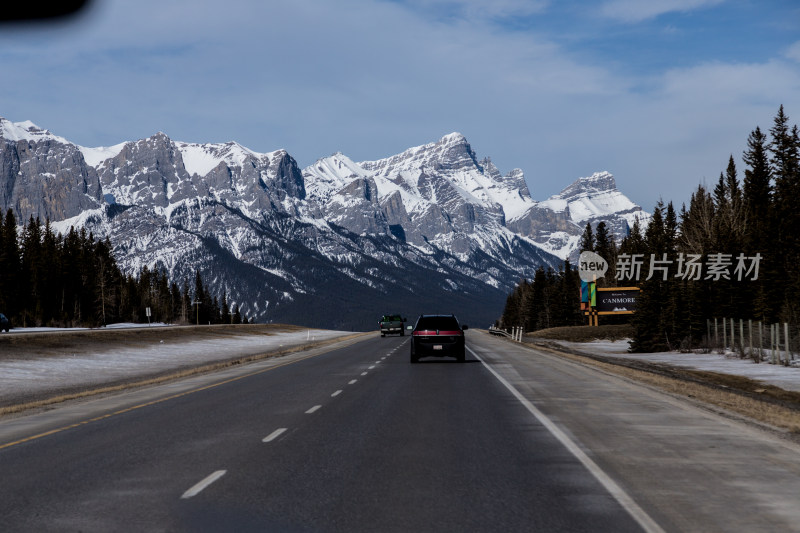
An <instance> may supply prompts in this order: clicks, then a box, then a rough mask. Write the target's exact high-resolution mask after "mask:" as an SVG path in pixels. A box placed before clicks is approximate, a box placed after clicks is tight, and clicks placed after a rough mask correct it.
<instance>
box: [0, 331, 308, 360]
mask: <svg viewBox="0 0 800 533" xmlns="http://www.w3.org/2000/svg"><path fill="white" fill-rule="evenodd" d="M304 329H306V328H301V327H299V326H291V325H285V324H236V325H233V324H218V325H211V326H159V327H152V328H148V327H137V328H126V329H101V328H98V329H90V330H75V331H70V330H58V331H52V332H37V333H20V334H17V333H14V334H3V335H0V357H22V358H25V357H43V356H45V357H46V356H54V355H64V354H65V353H68V354H81V353H86V352H91V351H96V350H98V349H100V348H102V349H108V348H109V347H115V346H118V347H131V346H147V345H151V344H159V343H162V342H163V343H171V342H189V341H195V340H205V339H218V338H220V337H222V338H224V337H232V336H237V335H272V334H274V333H276V332H279V331H280V332H284V331H301V330H304Z"/></svg>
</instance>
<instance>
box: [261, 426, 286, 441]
mask: <svg viewBox="0 0 800 533" xmlns="http://www.w3.org/2000/svg"><path fill="white" fill-rule="evenodd" d="M286 429H287V428H278V429H276V430H275V431H273V432H272V433H270V434H269V435H267V436H266V437H264V439H263V440H262V441H261V442H272V441H274V440H275V439H277V438H278V437H280V436H281V435H283V432H284V431H286Z"/></svg>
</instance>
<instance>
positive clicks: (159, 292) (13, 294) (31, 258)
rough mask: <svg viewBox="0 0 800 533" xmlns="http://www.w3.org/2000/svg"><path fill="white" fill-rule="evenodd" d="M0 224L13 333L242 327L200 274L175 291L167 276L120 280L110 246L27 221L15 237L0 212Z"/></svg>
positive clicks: (0, 283)
mask: <svg viewBox="0 0 800 533" xmlns="http://www.w3.org/2000/svg"><path fill="white" fill-rule="evenodd" d="M0 220H2V225H0V313H3V314H5V315H6V316H7V317H8V319H9V320H10V321H11V324H12V325H13V327H41V326H47V327H97V326H103V325H106V324H111V323H115V322H134V323H136V322H138V323H147V322H148V321H152V322H165V323H175V324H181V323H182V324H195V323H199V324H209V323H210V324H217V323H226V324H231V323H233V324H237V323H246V322H247V317H243V316H242V315H241V314H240V312H239V309H238V306H234V307H233V309H231V308H230V306H229V304H228V301H227V296H226V295H225V294H224V293H223V294H222V295H221V297H218V296H216V295H212V294H210V293H209V291H208V290H207V289H206V286H205V284H204V282H203V279H202V277H201V276H200V274H199V273H197V274H195V279H194V280H191V283H190V280H184V281H183V283H182V284H181V285H180V286H179V285H178V284H177V282H176V281H175V280H172V281H170V280H169V279H168V276H167V274H166V272H160V271H158V270H149V269H148V268H147V267H143V268H142V269H141V271H140V272H139V273H138V275H136V276H133V275H125V274H123V273H122V271H121V270H120V268H119V266H118V265H117V262H116V260H115V259H114V255H113V253H112V246H111V242H110V241H109V240H108V239H105V240H98V239H95V237H94V236H93V235H92V234H91V233H89V234H88V235H87V233H86V231H85V230H84V229H81V230H76V229H75V228H74V227H73V228H70V230H69V232H68V233H67V234H66V235H61V234H56V233H55V232H54V231H53V229H52V228H51V226H50V222H49V221H46V222H45V223H44V224H42V222H41V221H40V220H39V219H38V218H37V219H34V218H31V219H30V220H28V222H27V223H26V224H25V225H24V226H23V227H22V231H21V234H20V233H19V228H18V222H17V220H16V216H15V215H14V212H13V210H11V209H9V210H8V211H6V212H5V213H2V212H0ZM148 308H150V315H151V316H150V317H148V316H147V309H148Z"/></svg>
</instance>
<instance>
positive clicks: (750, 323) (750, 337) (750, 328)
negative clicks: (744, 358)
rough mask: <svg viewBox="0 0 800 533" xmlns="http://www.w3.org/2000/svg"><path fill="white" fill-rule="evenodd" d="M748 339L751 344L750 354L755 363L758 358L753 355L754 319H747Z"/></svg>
mask: <svg viewBox="0 0 800 533" xmlns="http://www.w3.org/2000/svg"><path fill="white" fill-rule="evenodd" d="M747 338H748V341H749V344H750V353H749V355H750V358H751V359H752V360H753V361H755V360H756V358H755V357H754V355H753V319H752V318H748V319H747Z"/></svg>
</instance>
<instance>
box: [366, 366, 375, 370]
mask: <svg viewBox="0 0 800 533" xmlns="http://www.w3.org/2000/svg"><path fill="white" fill-rule="evenodd" d="M373 368H375V365H372V366H371V367H369V368H367V370H372V369H373Z"/></svg>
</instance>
